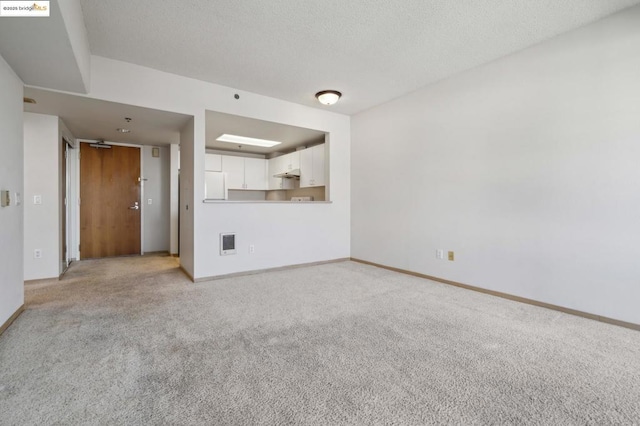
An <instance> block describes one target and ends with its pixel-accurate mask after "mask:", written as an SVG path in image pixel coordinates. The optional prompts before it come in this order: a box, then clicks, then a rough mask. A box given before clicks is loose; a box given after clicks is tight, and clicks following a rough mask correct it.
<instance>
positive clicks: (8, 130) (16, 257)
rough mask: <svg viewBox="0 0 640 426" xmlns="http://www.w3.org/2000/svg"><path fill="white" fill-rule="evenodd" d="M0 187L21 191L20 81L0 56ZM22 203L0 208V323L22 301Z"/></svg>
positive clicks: (22, 191)
mask: <svg viewBox="0 0 640 426" xmlns="http://www.w3.org/2000/svg"><path fill="white" fill-rule="evenodd" d="M0 93H1V94H2V95H0V135H2V141H1V142H0V189H1V190H9V191H11V194H12V196H13V197H15V194H16V193H19V194H20V195H22V194H23V193H24V190H23V163H22V158H23V144H22V139H23V137H22V135H23V128H22V93H23V90H22V81H21V80H20V79H19V78H18V76H17V75H16V74H15V73H14V72H13V70H12V69H11V67H9V65H8V64H7V63H6V61H5V60H4V59H3V58H2V56H0ZM22 217H23V206H22V205H19V206H18V205H16V204H12V205H11V206H8V207H0V325H2V324H4V323H5V321H7V320H8V319H9V318H10V317H11V316H12V315H13V314H14V313H15V312H16V311H17V310H18V309H19V308H20V306H22V304H23V303H24V289H23V269H22V261H23V249H22V247H23V218H22Z"/></svg>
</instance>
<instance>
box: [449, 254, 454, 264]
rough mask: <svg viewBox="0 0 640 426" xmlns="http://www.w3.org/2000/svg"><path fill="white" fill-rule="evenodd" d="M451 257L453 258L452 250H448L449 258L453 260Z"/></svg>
mask: <svg viewBox="0 0 640 426" xmlns="http://www.w3.org/2000/svg"><path fill="white" fill-rule="evenodd" d="M453 259H454V255H453V252H452V251H450V252H449V260H450V261H452V262H453Z"/></svg>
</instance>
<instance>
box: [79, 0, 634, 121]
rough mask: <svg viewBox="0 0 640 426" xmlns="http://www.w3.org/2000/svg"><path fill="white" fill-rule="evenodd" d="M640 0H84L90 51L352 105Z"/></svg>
mask: <svg viewBox="0 0 640 426" xmlns="http://www.w3.org/2000/svg"><path fill="white" fill-rule="evenodd" d="M639 2H640V0H475V1H473V0H459V1H451V0H384V1H382V0H347V1H345V0H323V1H311V0H269V1H264V0H242V1H238V0H215V1H201V0H182V1H178V0H174V1H168V0H165V1H154V2H149V1H146V0H145V1H142V0H129V1H126V2H124V1H121V0H81V3H82V9H83V13H84V15H85V24H86V27H87V31H88V33H89V41H90V45H91V51H92V54H94V55H99V56H104V57H107V58H113V59H118V60H122V61H126V62H131V63H135V64H139V65H144V66H147V67H151V68H155V69H159V70H163V71H167V72H171V73H175V74H179V75H184V76H188V77H193V78H197V79H200V80H205V81H210V82H214V83H219V84H222V85H225V86H229V87H232V88H236V89H240V90H246V91H250V92H255V93H259V94H263V95H267V96H272V97H275V98H280V99H285V100H289V101H293V102H297V103H301V104H306V105H311V106H315V107H318V108H326V107H322V106H321V105H319V104H317V103H316V102H315V100H314V98H313V95H314V94H315V92H317V91H319V90H322V89H337V90H340V91H342V92H343V94H344V97H343V99H342V100H341V101H340V102H339V103H338V104H337V105H334V106H333V107H331V108H332V110H334V111H336V112H341V113H346V114H353V113H356V112H359V111H362V110H364V109H367V108H370V107H372V106H375V105H378V104H380V103H383V102H385V101H388V100H391V99H393V98H396V97H398V96H401V95H403V94H405V93H408V92H411V91H414V90H416V89H418V88H420V87H422V86H425V85H427V84H429V83H432V82H435V81H437V80H440V79H442V78H445V77H447V76H450V75H452V74H455V73H457V72H460V71H463V70H466V69H470V68H473V67H475V66H477V65H480V64H483V63H486V62H489V61H492V60H494V59H497V58H499V57H501V56H505V55H508V54H510V53H513V52H515V51H518V50H521V49H523V48H526V47H528V46H531V45H533V44H536V43H538V42H540V41H543V40H545V39H548V38H550V37H553V36H555V35H558V34H560V33H563V32H566V31H569V30H571V29H574V28H577V27H580V26H582V25H584V24H587V23H590V22H593V21H595V20H597V19H600V18H602V17H604V16H607V15H609V14H611V13H614V12H616V11H619V10H621V9H623V8H626V7H629V6H632V5H634V4H637V3H639Z"/></svg>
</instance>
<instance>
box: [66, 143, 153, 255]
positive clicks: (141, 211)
mask: <svg viewBox="0 0 640 426" xmlns="http://www.w3.org/2000/svg"><path fill="white" fill-rule="evenodd" d="M97 142H98V141H97V140H91V139H78V144H81V143H88V144H92V143H97ZM104 143H105V144H106V145H114V146H125V147H128V148H138V149H139V150H140V176H139V177H138V179H139V182H140V255H141V256H142V255H143V254H144V209H145V207H144V206H145V203H144V202H143V201H144V199H145V194H144V182H145V179H144V178H143V176H142V171H143V170H144V169H143V167H144V164H143V161H144V159H143V157H144V155H143V154H144V152H143V151H142V145H135V144H130V143H122V142H109V141H104ZM79 152H80V145H78V153H79ZM81 162H82V157H81V156H80V155H78V164H77V170H78V200H79V203H78V204H77V205H76V208H77V209H78V216H77V217H78V245H79V244H80V241H81V237H80V232H82V231H81V230H80V203H81V202H82V200H80V198H79V197H80V191H79V189H80V188H81V186H82V177H81V175H80V163H81ZM78 254H79V256H78V257H79V259H82V257H81V252H80V250H78Z"/></svg>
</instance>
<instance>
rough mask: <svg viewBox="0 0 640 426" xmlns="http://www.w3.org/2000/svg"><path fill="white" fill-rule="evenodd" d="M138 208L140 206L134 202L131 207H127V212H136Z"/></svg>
mask: <svg viewBox="0 0 640 426" xmlns="http://www.w3.org/2000/svg"><path fill="white" fill-rule="evenodd" d="M139 208H140V206H139V205H138V202H137V201H136V202H135V203H133V205H132V206H131V207H129V210H138V209H139Z"/></svg>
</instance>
